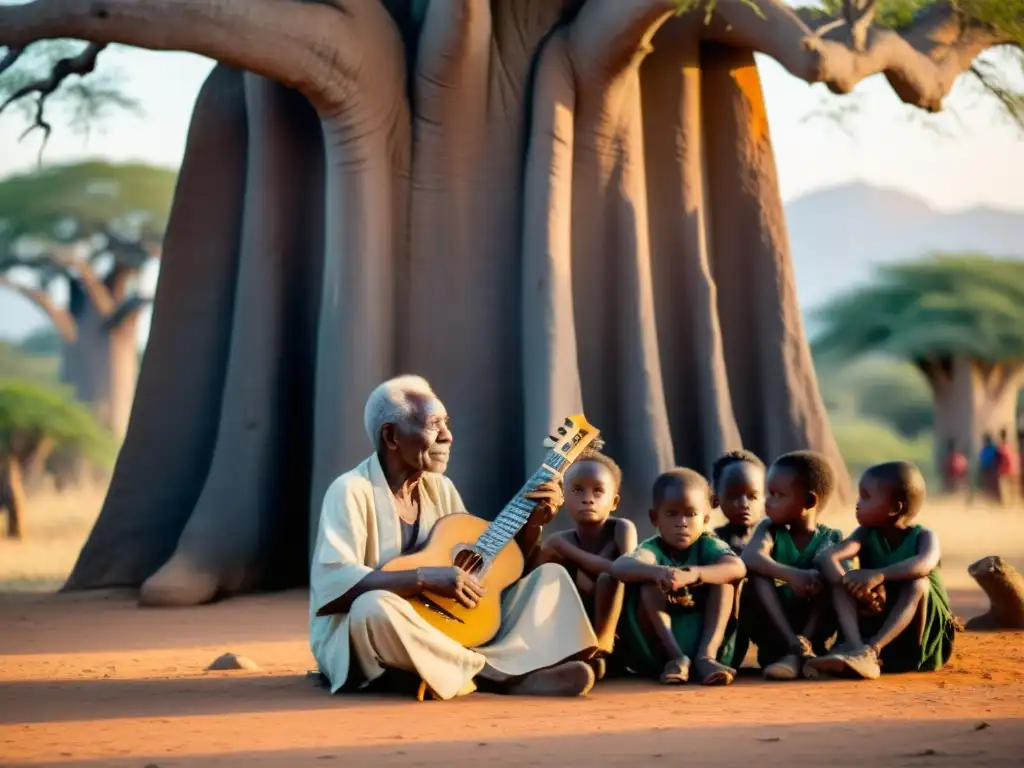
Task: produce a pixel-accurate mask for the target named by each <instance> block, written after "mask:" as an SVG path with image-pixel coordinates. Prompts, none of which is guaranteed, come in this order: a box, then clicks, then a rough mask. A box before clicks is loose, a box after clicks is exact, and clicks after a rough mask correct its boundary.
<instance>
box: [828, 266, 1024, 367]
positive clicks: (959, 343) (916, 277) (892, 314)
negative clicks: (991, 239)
mask: <svg viewBox="0 0 1024 768" xmlns="http://www.w3.org/2000/svg"><path fill="white" fill-rule="evenodd" d="M815 314H816V316H817V317H816V320H817V321H818V324H819V325H820V327H821V328H822V331H821V332H820V333H819V334H818V337H817V338H816V339H815V340H814V345H813V346H814V350H815V353H816V355H817V356H819V357H823V358H831V359H838V360H849V359H852V358H855V357H858V356H860V355H863V354H866V353H869V352H881V353H886V354H889V355H893V356H895V357H898V358H902V359H904V360H925V359H941V358H946V357H950V356H954V355H968V356H970V357H973V358H975V359H978V360H984V361H988V362H998V361H1004V360H1009V359H1017V358H1024V261H1014V260H1010V259H993V258H986V257H983V256H973V255H939V256H934V257H932V258H929V259H925V260H922V261H918V262H907V263H900V264H890V265H885V266H883V267H880V268H878V269H877V270H876V278H875V280H874V281H873V282H872V283H870V284H868V285H865V286H861V287H859V288H854V289H852V290H850V291H848V292H847V293H846V294H845V295H843V296H840V297H839V298H838V299H836V300H834V301H832V302H830V303H829V304H828V305H826V306H824V307H821V308H819V309H818V310H817V311H816V312H815Z"/></svg>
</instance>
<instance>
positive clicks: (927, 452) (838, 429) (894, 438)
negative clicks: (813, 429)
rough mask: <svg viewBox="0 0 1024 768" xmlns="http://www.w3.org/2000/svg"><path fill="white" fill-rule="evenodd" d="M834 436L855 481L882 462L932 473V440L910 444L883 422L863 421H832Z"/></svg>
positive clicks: (923, 438)
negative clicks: (909, 463)
mask: <svg viewBox="0 0 1024 768" xmlns="http://www.w3.org/2000/svg"><path fill="white" fill-rule="evenodd" d="M832 434H833V435H835V438H836V443H837V444H838V445H839V452H840V454H842V456H843V460H844V461H845V462H846V467H847V469H849V471H850V474H851V475H852V476H853V477H854V479H855V480H856V478H857V477H858V476H859V475H860V474H861V473H862V472H863V471H864V470H865V469H867V468H868V467H870V466H872V465H873V464H879V463H881V462H883V461H912V462H914V463H915V464H916V465H917V466H918V467H919V468H920V469H921V471H922V472H924V473H925V475H926V478H927V475H928V474H929V473H930V472H931V471H932V469H931V468H932V466H933V465H934V459H933V456H932V436H931V434H930V433H923V434H921V435H919V436H918V437H916V438H914V439H913V440H908V439H906V438H904V437H902V436H900V435H899V434H898V433H896V432H895V431H893V430H892V429H890V428H889V426H888V425H886V424H883V423H881V422H877V421H873V420H871V419H864V418H855V417H854V418H851V417H845V418H833V419H832Z"/></svg>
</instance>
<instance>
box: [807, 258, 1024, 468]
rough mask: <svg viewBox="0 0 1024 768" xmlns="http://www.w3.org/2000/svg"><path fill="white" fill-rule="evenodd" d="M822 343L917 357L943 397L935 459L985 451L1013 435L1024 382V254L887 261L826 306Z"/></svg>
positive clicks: (825, 348)
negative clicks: (988, 443)
mask: <svg viewBox="0 0 1024 768" xmlns="http://www.w3.org/2000/svg"><path fill="white" fill-rule="evenodd" d="M820 316H821V317H820V320H821V325H822V329H821V332H820V335H819V336H818V337H817V338H816V339H815V351H816V353H818V354H820V355H822V356H833V357H839V358H846V359H849V358H853V357H856V356H859V355H863V354H867V353H872V352H881V353H886V354H889V355H892V356H894V357H900V358H902V359H904V360H908V361H910V362H912V363H914V364H915V365H916V366H917V367H918V369H920V371H921V373H922V374H923V375H924V377H925V379H926V380H927V381H928V384H929V386H930V387H931V390H932V395H933V397H934V401H935V459H936V464H937V466H938V467H939V468H940V469H941V466H942V461H943V459H944V458H945V454H946V451H947V447H946V446H947V445H948V444H949V442H950V441H953V442H954V443H955V444H956V445H957V446H959V448H960V450H964V451H968V452H969V453H970V454H972V455H976V454H977V451H978V449H979V448H980V447H981V441H982V436H983V435H986V434H987V435H989V436H991V437H995V436H998V435H999V433H1000V432H1001V431H1003V430H1006V432H1008V433H1010V434H1012V433H1013V431H1014V424H1015V422H1016V418H1017V401H1018V397H1019V393H1020V391H1021V388H1022V387H1024V261H1017V260H1012V259H993V258H990V257H988V258H987V257H984V256H977V255H970V254H958V255H949V254H947V255H939V256H935V257H932V258H929V259H925V260H922V261H918V262H908V263H905V264H888V265H885V266H882V267H879V268H878V270H877V275H876V278H875V280H873V281H872V282H870V283H868V284H866V285H864V286H861V287H858V288H854V289H851V290H849V291H848V292H847V293H845V294H844V295H842V296H840V297H839V298H838V299H837V300H835V301H833V302H830V303H829V304H828V305H827V306H825V307H823V308H822V309H821V311H820Z"/></svg>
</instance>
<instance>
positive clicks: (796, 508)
mask: <svg viewBox="0 0 1024 768" xmlns="http://www.w3.org/2000/svg"><path fill="white" fill-rule="evenodd" d="M810 500H811V499H810V498H809V495H808V493H807V489H806V488H804V485H803V483H802V482H800V478H799V477H797V475H796V473H795V472H793V471H792V470H790V469H780V468H778V467H772V468H771V469H770V470H769V471H768V498H767V499H765V502H764V508H765V511H766V512H767V513H768V517H769V519H770V520H771V521H772V523H773V524H775V525H790V524H792V523H795V522H797V521H798V520H800V519H801V518H803V515H804V511H805V510H806V509H808V506H807V504H808V502H809V501H810Z"/></svg>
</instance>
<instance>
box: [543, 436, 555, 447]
mask: <svg viewBox="0 0 1024 768" xmlns="http://www.w3.org/2000/svg"><path fill="white" fill-rule="evenodd" d="M556 445H558V440H557V439H555V438H553V437H551V436H550V435H549V436H548V437H546V438H544V447H545V448H554V447H555V446H556Z"/></svg>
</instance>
